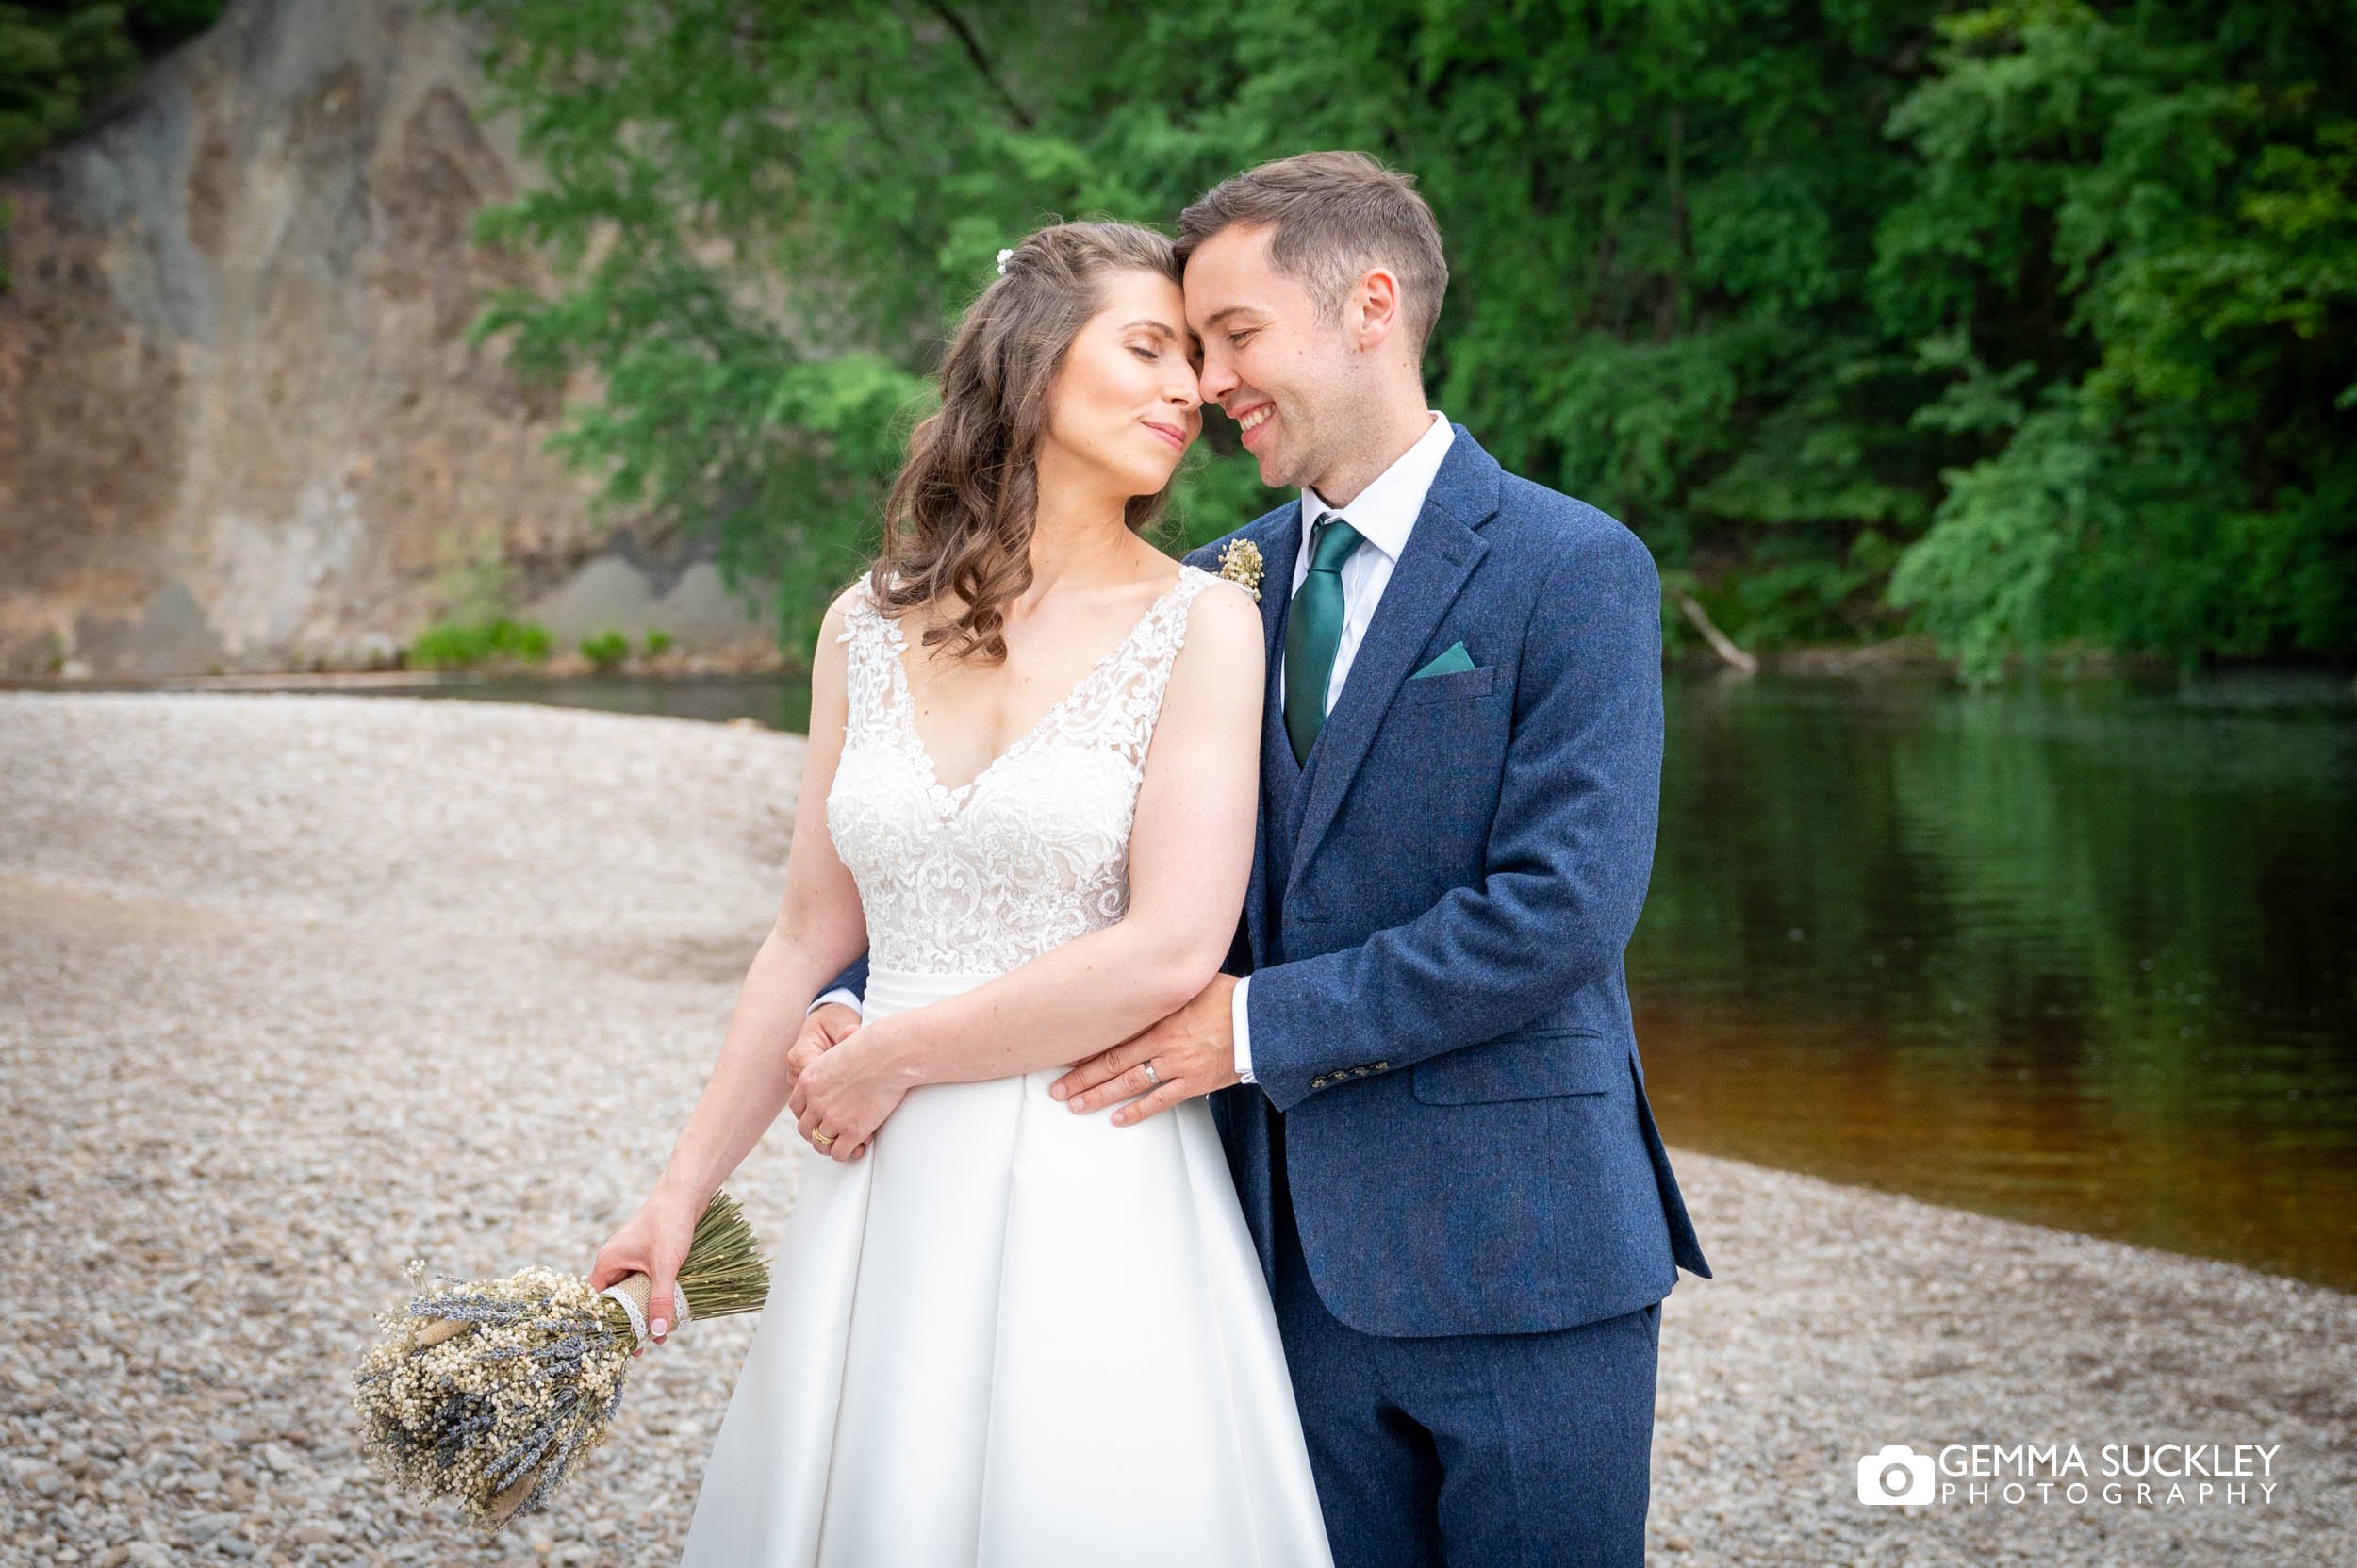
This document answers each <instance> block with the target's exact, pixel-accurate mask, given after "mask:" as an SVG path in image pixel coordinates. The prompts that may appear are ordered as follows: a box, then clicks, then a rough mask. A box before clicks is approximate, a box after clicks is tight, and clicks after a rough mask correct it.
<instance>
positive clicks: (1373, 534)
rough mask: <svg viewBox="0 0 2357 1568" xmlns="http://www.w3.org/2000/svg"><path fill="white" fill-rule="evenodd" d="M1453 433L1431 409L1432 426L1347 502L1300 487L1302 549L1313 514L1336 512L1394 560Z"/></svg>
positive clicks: (1315, 517) (1444, 419) (1405, 544)
mask: <svg viewBox="0 0 2357 1568" xmlns="http://www.w3.org/2000/svg"><path fill="white" fill-rule="evenodd" d="M1456 438H1457V432H1456V431H1455V430H1454V429H1452V428H1451V427H1450V425H1449V422H1448V416H1447V415H1446V414H1443V413H1442V412H1440V410H1438V409H1435V410H1433V414H1432V427H1431V428H1430V429H1429V430H1426V432H1425V433H1424V434H1423V435H1422V436H1420V437H1417V438H1416V444H1415V445H1413V446H1411V447H1409V449H1408V450H1407V451H1406V452H1403V453H1401V454H1399V455H1398V456H1397V457H1395V458H1393V460H1392V466H1391V467H1390V468H1388V469H1385V470H1383V471H1382V472H1381V473H1379V474H1377V475H1376V477H1375V481H1374V483H1372V484H1370V485H1369V486H1368V487H1366V488H1365V489H1363V490H1361V491H1360V492H1359V495H1358V497H1357V499H1355V500H1354V501H1352V502H1351V503H1350V504H1349V505H1347V506H1336V505H1334V504H1332V503H1330V502H1328V501H1327V500H1326V499H1325V498H1324V497H1323V496H1321V495H1319V494H1318V492H1317V490H1316V489H1315V488H1314V487H1310V486H1308V485H1304V486H1303V487H1301V527H1302V547H1303V548H1304V549H1305V550H1306V549H1307V548H1308V547H1309V530H1310V525H1311V524H1312V523H1315V522H1316V521H1317V520H1318V517H1319V515H1320V514H1322V513H1326V512H1340V513H1341V514H1342V515H1343V518H1344V519H1345V520H1347V521H1348V522H1349V523H1350V526H1351V527H1353V528H1355V529H1357V530H1358V532H1359V536H1360V538H1362V539H1364V540H1366V541H1367V542H1368V543H1369V544H1372V545H1374V546H1375V547H1376V549H1377V550H1380V551H1381V552H1383V553H1384V554H1385V555H1388V556H1389V557H1391V558H1392V559H1393V560H1394V561H1396V560H1398V559H1399V554H1400V552H1401V551H1403V550H1405V549H1407V548H1408V535H1409V531H1410V530H1412V529H1413V528H1414V527H1415V526H1416V518H1417V515H1418V514H1419V513H1421V512H1422V511H1423V510H1424V498H1425V494H1426V491H1428V490H1430V489H1431V488H1432V480H1433V477H1434V475H1436V474H1438V473H1439V472H1440V471H1441V459H1442V458H1443V457H1446V456H1447V455H1448V446H1449V443H1450V442H1451V441H1453V440H1455V439H1456Z"/></svg>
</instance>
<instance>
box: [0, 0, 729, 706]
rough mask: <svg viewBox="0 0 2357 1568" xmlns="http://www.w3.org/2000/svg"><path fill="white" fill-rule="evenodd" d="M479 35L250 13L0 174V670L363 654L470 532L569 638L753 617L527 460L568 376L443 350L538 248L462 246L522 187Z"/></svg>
mask: <svg viewBox="0 0 2357 1568" xmlns="http://www.w3.org/2000/svg"><path fill="white" fill-rule="evenodd" d="M477 43H478V40H477V39H476V37H475V36H474V29H473V27H472V26H471V25H468V24H464V23H461V22H459V21H457V20H455V19H453V18H452V17H449V16H447V15H440V14H428V13H427V11H426V8H425V7H424V5H423V4H422V3H421V0H244V3H239V4H233V5H232V6H231V7H230V8H229V9H228V11H227V12H226V14H225V15H224V16H223V20H222V22H221V23H220V24H219V25H217V26H216V27H215V28H214V29H213V30H211V31H210V32H208V33H206V34H205V35H204V36H202V37H200V38H198V39H195V40H192V41H190V42H189V43H188V44H186V45H184V46H183V47H182V48H180V49H179V50H177V51H175V52H174V53H173V54H172V55H170V56H168V57H166V58H163V59H162V60H160V61H158V62H157V64H156V65H155V66H154V67H153V68H152V69H151V70H149V71H148V72H147V73H146V74H145V75H144V76H143V77H142V78H141V80H140V83H139V84H138V86H137V87H136V88H134V89H133V90H131V91H129V92H127V93H126V94H124V97H123V98H122V99H121V100H119V101H117V102H116V103H114V104H112V105H110V106H108V107H106V108H104V109H102V111H101V114H100V118H99V119H98V122H97V123H96V124H93V125H92V126H91V128H90V129H89V130H87V131H85V132H84V133H83V134H82V135H80V136H79V137H77V138H76V139H75V140H73V141H72V142H70V143H67V144H65V145H63V146H60V147H58V148H55V149H53V150H52V151H50V152H49V153H48V154H46V155H44V156H43V157H41V159H40V160H38V161H37V162H36V163H35V164H33V165H32V166H30V167H28V168H26V169H25V170H23V171H21V172H20V173H18V174H16V175H15V176H13V177H11V178H10V179H9V180H8V181H7V182H5V184H0V195H5V197H6V199H7V200H8V202H9V203H10V204H11V205H12V206H13V207H14V209H15V210H14V218H13V220H12V222H11V223H10V226H9V229H8V235H7V238H6V240H5V243H6V244H7V246H8V252H9V256H8V262H9V271H10V273H11V274H12V277H13V282H14V289H13V292H12V293H9V294H0V670H5V671H7V672H9V673H39V672H42V671H46V670H48V669H50V668H54V667H56V666H58V664H59V663H60V661H63V660H76V661H79V662H80V665H81V666H87V667H88V668H89V669H90V670H91V672H92V673H96V674H102V675H103V674H124V675H152V674H165V673H190V672H199V673H201V672H203V671H205V670H207V669H211V668H222V669H253V668H288V667H289V666H295V667H302V666H307V665H310V664H312V663H315V662H322V661H323V662H326V663H329V664H337V665H341V664H356V663H367V662H371V659H372V658H377V657H382V656H383V655H385V654H386V653H387V652H389V651H390V650H391V648H392V647H393V646H394V645H396V644H398V643H402V642H405V641H406V640H407V639H408V638H409V637H410V636H411V635H414V634H415V633H416V632H417V631H418V630H419V629H420V627H422V626H423V625H424V624H426V623H427V622H428V621H430V620H432V619H435V617H436V616H437V614H439V613H442V612H443V611H444V610H445V609H447V608H448V607H449V606H446V605H444V604H442V603H440V602H437V562H440V561H444V560H447V559H448V556H449V553H450V552H451V550H452V549H453V546H455V545H456V544H457V543H458V542H459V541H461V540H462V539H475V538H478V536H479V535H480V533H481V531H483V530H486V529H488V530H490V531H492V533H493V534H494V536H495V537H496V551H495V553H497V554H499V555H500V556H502V557H503V558H504V559H505V560H507V561H508V562H509V563H511V564H512V565H513V566H514V568H515V569H516V576H517V579H518V580H519V583H520V585H521V586H522V589H523V598H524V600H525V602H524V603H523V604H522V605H521V606H519V607H520V608H521V609H522V610H523V612H524V613H525V614H527V615H536V618H537V619H544V620H547V621H548V622H549V623H551V624H552V626H553V627H554V629H555V630H556V631H557V632H558V633H559V634H560V635H570V634H572V633H575V632H578V631H587V630H595V629H597V628H598V627H599V626H602V625H604V624H607V623H609V622H610V623H614V624H618V625H620V626H622V627H623V628H624V629H626V630H637V629H640V628H643V627H647V626H661V627H664V628H665V629H666V630H668V631H671V632H672V633H674V635H678V636H680V637H682V638H683V639H685V640H687V641H688V642H690V643H691V644H693V643H697V642H702V643H704V644H706V645H710V644H713V643H717V642H721V641H725V640H728V639H730V638H732V637H734V638H738V639H743V638H746V637H748V636H749V635H750V636H752V637H758V636H759V635H760V630H759V626H758V624H757V623H755V622H752V621H750V620H749V619H747V617H746V615H745V613H744V611H743V610H742V608H741V607H739V606H738V605H736V604H734V603H733V602H730V601H729V599H728V597H727V596H726V595H725V594H723V593H722V592H721V591H720V590H719V588H718V585H717V576H716V575H715V574H714V573H713V571H712V569H711V567H710V566H709V565H708V564H701V563H699V562H697V561H695V560H693V559H691V558H690V557H691V556H692V555H693V554H694V553H696V552H694V551H693V550H692V548H688V547H683V546H680V545H678V544H677V543H676V542H674V543H673V544H671V545H668V546H667V545H666V544H665V543H664V542H663V541H660V540H654V539H647V538H630V537H622V538H618V539H615V540H610V541H604V542H601V541H600V540H598V539H597V538H595V537H594V536H593V533H592V529H591V526H590V523H589V520H588V509H587V497H588V494H589V492H590V490H591V489H592V488H593V482H592V481H590V480H587V479H585V478H581V477H577V476H573V475H570V474H569V473H567V472H566V471H565V470H563V469H562V468H561V466H560V465H559V464H558V462H557V460H556V459H555V458H553V457H552V456H549V455H546V454H543V453H542V451H541V450H540V449H541V445H542V443H543V442H544V440H545V439H546V437H548V436H549V435H550V434H551V433H552V430H553V428H554V421H555V418H556V413H557V407H558V404H559V402H560V400H561V398H564V397H573V396H578V395H583V394H582V391H581V389H579V388H568V389H567V390H566V391H565V392H564V393H562V394H558V393H554V392H551V391H547V390H538V391H536V390H532V389H529V388H525V387H524V386H523V385H522V384H521V383H520V382H519V381H518V380H517V378H516V377H514V376H513V375H512V374H510V373H509V371H507V369H506V368H505V366H504V364H503V350H502V347H501V345H500V344H499V343H497V342H493V343H489V344H486V345H484V346H482V347H479V348H472V349H470V348H469V347H468V346H467V345H466V344H465V342H464V341H463V339H462V334H463V332H464V329H465V327H466V325H467V323H468V322H470V320H472V319H473V317H474V315H475V313H476V311H477V309H478V307H479V305H480V303H481V299H482V296H483V294H484V292H485V291H486V289H490V288H494V287H498V286H500V285H503V284H507V283H511V282H525V281H529V280H530V267H531V264H529V263H527V262H521V261H519V260H517V259H514V258H510V257H503V256H500V255H498V254H497V253H494V252H487V251H479V250H476V249H474V248H473V247H472V246H471V244H470V241H469V239H468V231H469V224H470V219H471V216H472V214H473V213H474V212H475V210H476V209H477V208H479V207H481V206H485V205H486V204H490V203H496V202H499V201H503V200H504V199H506V198H508V197H509V196H510V195H512V194H513V193H514V191H515V190H517V189H518V188H519V185H522V184H526V183H528V182H529V180H530V179H531V178H532V177H533V176H532V173H531V171H530V170H529V169H528V168H527V167H526V166H525V165H524V164H523V163H522V161H521V160H520V159H519V157H518V155H517V153H516V151H515V149H514V146H513V144H512V139H510V137H509V136H508V135H507V130H506V127H505V126H504V125H503V124H500V123H496V122H494V123H488V124H486V123H485V122H483V121H481V120H479V119H478V117H477V114H476V109H475V106H476V104H477V102H478V101H479V98H480V95H481V80H480V77H479V75H478V74H477V72H476V70H475V66H474V63H473V62H474V60H475V58H476V48H477ZM600 556H602V557H603V558H602V559H593V557H600ZM442 582H443V586H448V578H447V575H446V574H445V575H444V576H443V577H442Z"/></svg>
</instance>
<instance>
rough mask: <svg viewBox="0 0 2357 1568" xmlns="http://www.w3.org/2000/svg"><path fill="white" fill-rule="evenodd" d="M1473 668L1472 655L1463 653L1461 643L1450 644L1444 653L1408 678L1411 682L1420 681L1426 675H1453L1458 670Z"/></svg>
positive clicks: (1463, 649) (1463, 648) (1463, 647)
mask: <svg viewBox="0 0 2357 1568" xmlns="http://www.w3.org/2000/svg"><path fill="white" fill-rule="evenodd" d="M1473 667H1474V662H1473V655H1472V654H1471V653H1468V652H1465V645H1464V644H1463V643H1461V642H1452V643H1450V644H1449V645H1448V651H1447V652H1444V653H1442V655H1441V656H1440V657H1439V658H1437V659H1435V660H1433V661H1432V662H1431V663H1430V664H1428V665H1426V666H1425V667H1424V668H1422V669H1419V670H1417V671H1416V672H1415V673H1414V674H1413V675H1410V676H1409V677H1408V678H1409V680H1411V681H1421V680H1423V679H1424V678H1425V677H1426V675H1454V674H1456V673H1457V672H1458V671H1459V670H1460V669H1471V668H1473Z"/></svg>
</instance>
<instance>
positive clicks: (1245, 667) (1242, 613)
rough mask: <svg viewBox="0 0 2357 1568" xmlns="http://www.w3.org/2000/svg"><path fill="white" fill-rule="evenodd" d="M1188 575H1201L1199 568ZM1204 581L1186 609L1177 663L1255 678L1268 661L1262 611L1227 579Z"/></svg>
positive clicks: (1246, 592) (1207, 574)
mask: <svg viewBox="0 0 2357 1568" xmlns="http://www.w3.org/2000/svg"><path fill="white" fill-rule="evenodd" d="M1187 570H1190V571H1198V572H1202V569H1200V568H1198V567H1189V568H1187ZM1202 576H1203V577H1204V578H1205V579H1206V581H1205V583H1204V584H1203V586H1202V587H1201V589H1200V590H1199V591H1198V592H1196V594H1195V600H1194V602H1192V603H1190V604H1189V605H1188V606H1187V625H1186V631H1185V634H1184V635H1183V637H1182V639H1181V642H1180V648H1179V658H1178V663H1179V664H1181V665H1194V666H1195V667H1197V668H1200V667H1203V666H1207V665H1208V666H1210V667H1211V668H1213V669H1215V670H1219V671H1226V672H1235V671H1243V672H1245V673H1251V674H1257V673H1258V672H1259V670H1260V669H1261V665H1262V662H1263V661H1264V660H1265V659H1266V657H1267V649H1266V646H1265V642H1264V638H1263V635H1262V629H1261V607H1260V605H1258V604H1257V603H1255V602H1253V599H1252V594H1251V591H1250V590H1249V589H1247V588H1245V587H1244V586H1243V585H1242V584H1240V583H1237V582H1235V581H1234V580H1233V579H1230V578H1227V577H1218V576H1213V575H1212V574H1211V573H1210V572H1202Z"/></svg>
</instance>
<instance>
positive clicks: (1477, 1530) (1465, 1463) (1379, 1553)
mask: <svg viewBox="0 0 2357 1568" xmlns="http://www.w3.org/2000/svg"><path fill="white" fill-rule="evenodd" d="M1262 1110H1263V1111H1264V1113H1265V1114H1267V1115H1268V1116H1269V1117H1270V1119H1271V1120H1272V1122H1274V1123H1275V1124H1276V1125H1275V1126H1274V1127H1273V1129H1272V1131H1271V1153H1272V1155H1273V1156H1274V1159H1273V1162H1272V1163H1273V1166H1274V1186H1275V1197H1276V1213H1275V1216H1274V1217H1275V1219H1276V1224H1277V1282H1276V1304H1277V1327H1278V1330H1279V1332H1280V1333H1281V1334H1282V1336H1283V1339H1284V1343H1285V1358H1286V1365H1287V1369H1288V1370H1289V1371H1290V1373H1291V1374H1292V1378H1293V1385H1294V1401H1295V1403H1296V1404H1297V1405H1298V1406H1299V1408H1300V1411H1301V1424H1302V1428H1303V1429H1304V1431H1305V1432H1306V1433H1307V1435H1308V1438H1309V1447H1310V1471H1311V1473H1312V1474H1313V1475H1314V1476H1315V1477H1316V1479H1317V1488H1318V1505H1319V1509H1320V1510H1321V1511H1322V1512H1323V1513H1324V1515H1325V1517H1326V1533H1327V1541H1328V1542H1329V1543H1331V1544H1332V1546H1333V1549H1334V1562H1335V1568H1426V1565H1431V1564H1442V1563H1445V1564H1448V1565H1449V1568H1641V1565H1642V1563H1643V1562H1644V1560H1645V1510H1646V1506H1647V1503H1648V1502H1649V1500H1650V1496H1651V1492H1652V1454H1653V1411H1654V1376H1655V1368H1656V1357H1657V1353H1658V1350H1659V1346H1660V1340H1661V1303H1659V1302H1658V1301H1656V1302H1655V1303H1653V1304H1652V1305H1651V1306H1648V1307H1643V1308H1640V1309H1639V1310H1638V1311H1636V1312H1624V1313H1623V1314H1621V1315H1620V1316H1618V1317H1608V1318H1604V1319H1601V1320H1599V1321H1597V1322H1594V1323H1583V1324H1580V1325H1579V1326H1577V1327H1576V1328H1571V1329H1555V1330H1553V1331H1550V1332H1546V1333H1536V1334H1448V1335H1442V1336H1439V1337H1434V1338H1424V1339H1391V1338H1386V1337H1383V1336H1380V1335H1375V1334H1362V1333H1360V1332H1359V1331H1358V1330H1357V1329H1352V1328H1350V1327H1348V1326H1347V1325H1345V1324H1343V1323H1342V1322H1340V1321H1339V1320H1337V1319H1336V1318H1335V1316H1334V1314H1333V1313H1331V1312H1327V1309H1326V1306H1325V1304H1324V1303H1323V1302H1321V1301H1320V1300H1319V1299H1318V1296H1317V1291H1316V1288H1315V1287H1314V1286H1313V1285H1312V1284H1311V1282H1310V1276H1309V1271H1308V1269H1307V1267H1306V1265H1305V1264H1304V1263H1303V1261H1302V1256H1301V1242H1300V1238H1299V1236H1298V1234H1297V1233H1296V1232H1295V1231H1294V1218H1293V1197H1292V1195H1291V1193H1290V1192H1288V1191H1287V1189H1286V1184H1285V1174H1284V1173H1285V1163H1284V1116H1283V1115H1282V1114H1281V1113H1278V1112H1277V1111H1276V1110H1274V1109H1273V1108H1269V1107H1265V1106H1264V1107H1262Z"/></svg>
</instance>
